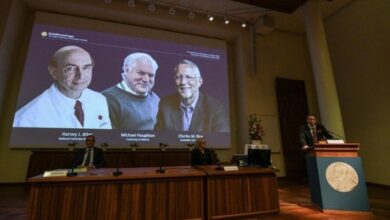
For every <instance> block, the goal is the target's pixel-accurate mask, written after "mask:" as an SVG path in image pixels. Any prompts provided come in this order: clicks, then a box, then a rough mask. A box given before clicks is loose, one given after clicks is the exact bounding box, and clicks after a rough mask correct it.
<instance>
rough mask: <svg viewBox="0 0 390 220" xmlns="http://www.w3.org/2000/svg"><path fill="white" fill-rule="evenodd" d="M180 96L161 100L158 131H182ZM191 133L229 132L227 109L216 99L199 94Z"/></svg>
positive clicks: (176, 95) (190, 129)
mask: <svg viewBox="0 0 390 220" xmlns="http://www.w3.org/2000/svg"><path fill="white" fill-rule="evenodd" d="M182 121H183V118H182V111H181V109H180V95H179V94H174V95H171V96H168V97H164V98H162V99H161V101H160V104H159V109H158V114H157V123H156V126H155V129H156V130H173V131H181V130H182V123H183V122H182ZM189 131H204V132H229V131H230V125H229V117H228V115H227V114H226V110H225V107H224V105H223V104H222V103H220V102H219V101H218V100H216V99H215V98H213V97H211V96H209V95H206V94H205V93H202V92H199V99H198V102H197V103H196V106H195V109H194V112H193V115H192V119H191V124H190V127H189Z"/></svg>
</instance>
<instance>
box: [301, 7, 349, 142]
mask: <svg viewBox="0 0 390 220" xmlns="http://www.w3.org/2000/svg"><path fill="white" fill-rule="evenodd" d="M319 4H320V1H319V0H309V1H307V2H306V4H305V5H304V13H305V27H306V37H307V41H308V45H309V52H310V58H311V64H312V68H313V75H314V81H315V86H316V91H317V99H318V104H319V108H320V114H321V121H322V123H323V124H324V125H325V126H326V127H327V128H328V129H329V130H331V131H333V132H335V133H336V134H338V135H340V136H343V137H345V134H344V126H343V120H342V117H341V111H340V104H339V100H338V96H337V89H336V84H335V80H334V76H333V70H332V63H331V61H330V56H329V51H328V44H327V42H326V35H325V30H324V24H323V21H322V17H321V11H320V8H319Z"/></svg>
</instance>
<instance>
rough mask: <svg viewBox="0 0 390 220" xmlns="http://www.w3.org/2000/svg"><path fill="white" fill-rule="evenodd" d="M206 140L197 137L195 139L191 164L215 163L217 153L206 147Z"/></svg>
mask: <svg viewBox="0 0 390 220" xmlns="http://www.w3.org/2000/svg"><path fill="white" fill-rule="evenodd" d="M206 143H207V142H206V140H205V139H203V138H198V139H196V141H195V148H194V149H193V150H192V153H191V165H192V166H196V165H210V164H213V163H215V162H216V161H217V160H218V159H217V155H216V154H215V152H214V151H213V150H210V149H207V148H206Z"/></svg>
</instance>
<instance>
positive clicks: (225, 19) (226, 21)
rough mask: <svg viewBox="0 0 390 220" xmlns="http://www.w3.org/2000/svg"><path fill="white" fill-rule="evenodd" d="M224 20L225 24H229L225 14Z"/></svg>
mask: <svg viewBox="0 0 390 220" xmlns="http://www.w3.org/2000/svg"><path fill="white" fill-rule="evenodd" d="M224 22H225V24H229V23H230V21H229V18H228V17H227V16H225V18H224Z"/></svg>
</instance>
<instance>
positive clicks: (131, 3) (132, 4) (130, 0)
mask: <svg viewBox="0 0 390 220" xmlns="http://www.w3.org/2000/svg"><path fill="white" fill-rule="evenodd" d="M127 6H129V7H130V8H134V7H135V1H134V0H129V1H128V2H127Z"/></svg>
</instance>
